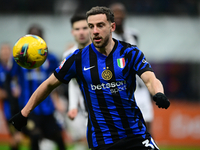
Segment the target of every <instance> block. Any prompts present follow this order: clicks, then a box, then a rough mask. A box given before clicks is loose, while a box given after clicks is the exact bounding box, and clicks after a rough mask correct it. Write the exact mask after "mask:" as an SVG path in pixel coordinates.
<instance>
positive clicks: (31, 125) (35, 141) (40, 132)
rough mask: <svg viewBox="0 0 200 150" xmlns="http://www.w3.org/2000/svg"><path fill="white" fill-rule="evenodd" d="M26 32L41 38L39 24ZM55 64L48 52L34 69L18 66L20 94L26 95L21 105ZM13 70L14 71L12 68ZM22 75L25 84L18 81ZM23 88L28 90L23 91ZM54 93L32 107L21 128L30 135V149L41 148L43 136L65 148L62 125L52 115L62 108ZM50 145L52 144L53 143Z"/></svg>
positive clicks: (54, 59)
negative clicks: (40, 63)
mask: <svg viewBox="0 0 200 150" xmlns="http://www.w3.org/2000/svg"><path fill="white" fill-rule="evenodd" d="M28 34H33V35H38V36H40V37H41V38H43V30H42V28H41V27H40V26H39V25H33V26H31V27H30V28H29V29H28ZM17 66H18V65H17ZM57 66H58V60H57V58H56V57H55V56H54V55H53V54H51V53H48V56H47V59H46V61H45V63H44V64H43V65H42V66H41V67H39V68H36V69H23V68H21V67H20V68H21V70H22V73H20V74H19V73H18V74H17V75H18V76H19V78H18V80H19V85H20V86H21V90H22V92H21V95H25V94H26V96H22V98H21V99H20V106H21V107H23V106H24V105H25V104H26V103H27V100H28V98H27V97H30V96H31V94H32V93H33V92H34V91H35V89H36V88H37V87H38V86H39V85H40V84H41V83H42V82H43V81H44V80H45V79H47V78H48V77H49V75H50V74H51V73H52V72H53V71H54V69H55V68H56V67H57ZM15 70H19V69H15ZM13 72H15V71H14V70H13ZM15 74H16V73H15ZM22 76H23V77H24V78H23V80H24V82H26V84H24V85H25V86H24V85H23V84H21V83H20V81H21V80H22ZM24 90H28V91H27V92H24ZM27 93H28V94H27ZM56 94H57V93H56V92H53V93H52V95H50V96H48V97H47V98H46V99H45V100H44V101H43V102H42V103H40V104H39V105H38V107H36V108H35V109H34V111H33V112H32V113H31V115H30V118H29V120H28V124H27V127H26V129H24V130H23V132H24V133H25V134H27V135H28V136H29V137H30V147H31V150H39V149H40V150H41V149H42V147H41V145H40V144H39V143H40V141H41V140H42V139H43V138H47V139H50V140H52V141H54V142H55V144H56V145H57V147H58V149H59V150H65V143H64V140H63V137H62V127H61V125H59V123H58V121H57V120H56V118H55V116H54V112H55V110H56V109H57V110H60V111H62V110H64V109H63V107H62V104H61V103H59V98H58V96H57V95H56ZM25 97H26V98H25ZM21 107H20V108H21ZM49 144H51V143H49ZM39 145H40V146H39ZM51 145H52V146H53V144H51ZM46 148H47V145H46ZM50 148H51V149H54V148H55V147H48V150H49V149H50Z"/></svg>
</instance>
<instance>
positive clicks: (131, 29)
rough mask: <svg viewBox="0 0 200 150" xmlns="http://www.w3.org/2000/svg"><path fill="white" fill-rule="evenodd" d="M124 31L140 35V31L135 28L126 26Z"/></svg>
mask: <svg viewBox="0 0 200 150" xmlns="http://www.w3.org/2000/svg"><path fill="white" fill-rule="evenodd" d="M124 33H125V34H130V35H132V36H139V31H138V30H137V29H135V28H125V30H124Z"/></svg>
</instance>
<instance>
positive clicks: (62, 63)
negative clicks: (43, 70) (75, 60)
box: [59, 59, 66, 69]
mask: <svg viewBox="0 0 200 150" xmlns="http://www.w3.org/2000/svg"><path fill="white" fill-rule="evenodd" d="M65 61H66V59H64V60H63V61H62V62H61V64H60V66H59V69H61V68H62V66H63V65H64V63H65Z"/></svg>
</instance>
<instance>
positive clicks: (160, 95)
mask: <svg viewBox="0 0 200 150" xmlns="http://www.w3.org/2000/svg"><path fill="white" fill-rule="evenodd" d="M140 77H141V79H142V80H143V82H144V83H145V85H146V86H147V88H148V90H149V92H150V93H151V95H153V100H154V101H155V102H156V105H158V107H159V108H165V109H167V108H168V107H169V105H170V102H169V100H168V99H167V97H166V96H165V94H164V88H163V85H162V83H161V82H160V80H159V79H157V78H156V76H155V74H154V73H153V72H151V71H145V72H144V73H142V74H141V76H140Z"/></svg>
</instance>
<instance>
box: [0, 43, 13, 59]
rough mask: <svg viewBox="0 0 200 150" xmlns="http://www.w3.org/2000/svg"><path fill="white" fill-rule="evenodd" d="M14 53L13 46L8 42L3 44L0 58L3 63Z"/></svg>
mask: <svg viewBox="0 0 200 150" xmlns="http://www.w3.org/2000/svg"><path fill="white" fill-rule="evenodd" d="M11 55H12V51H11V47H10V46H9V45H7V44H3V45H2V46H1V49H0V60H1V61H2V62H3V63H7V62H8V61H9V59H10V57H11Z"/></svg>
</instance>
